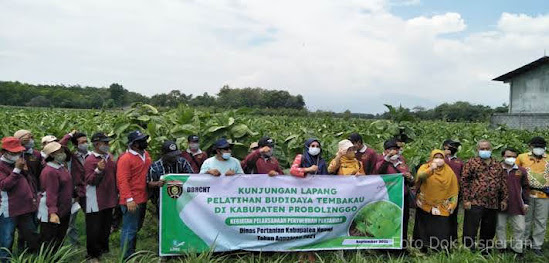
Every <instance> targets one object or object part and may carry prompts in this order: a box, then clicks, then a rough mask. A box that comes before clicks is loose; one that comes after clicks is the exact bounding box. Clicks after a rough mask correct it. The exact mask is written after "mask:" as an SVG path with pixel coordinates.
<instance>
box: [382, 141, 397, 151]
mask: <svg viewBox="0 0 549 263" xmlns="http://www.w3.org/2000/svg"><path fill="white" fill-rule="evenodd" d="M391 148H398V144H397V140H396V139H390V140H386V141H385V142H384V143H383V149H385V150H387V149H391Z"/></svg>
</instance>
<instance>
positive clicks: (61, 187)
mask: <svg viewBox="0 0 549 263" xmlns="http://www.w3.org/2000/svg"><path fill="white" fill-rule="evenodd" d="M40 186H41V187H42V198H45V203H43V202H42V201H41V202H40V205H43V204H45V205H46V208H47V215H46V217H45V218H42V221H43V222H47V220H48V217H47V216H49V215H51V214H54V213H55V214H57V215H58V216H59V217H64V216H67V215H69V213H70V211H71V206H72V193H73V184H72V177H71V175H70V173H69V171H68V170H67V168H66V167H64V166H63V165H60V164H57V163H53V162H49V163H47V164H46V167H44V169H42V174H41V175H40ZM44 194H45V195H44Z"/></svg>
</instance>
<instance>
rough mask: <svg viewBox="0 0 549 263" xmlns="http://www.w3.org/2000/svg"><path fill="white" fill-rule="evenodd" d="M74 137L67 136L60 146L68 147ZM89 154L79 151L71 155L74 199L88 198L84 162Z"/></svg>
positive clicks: (60, 142)
mask: <svg viewBox="0 0 549 263" xmlns="http://www.w3.org/2000/svg"><path fill="white" fill-rule="evenodd" d="M71 138H72V136H71V135H70V134H67V135H65V136H64V137H63V138H62V139H61V141H59V144H61V145H63V146H67V144H68V143H69V141H70V139H71ZM87 156H88V154H85V155H83V154H81V153H79V152H78V151H76V152H73V153H72V154H71V164H70V172H71V176H72V182H73V184H74V193H73V196H74V197H80V198H83V197H85V196H86V183H85V182H84V161H85V160H86V157H87Z"/></svg>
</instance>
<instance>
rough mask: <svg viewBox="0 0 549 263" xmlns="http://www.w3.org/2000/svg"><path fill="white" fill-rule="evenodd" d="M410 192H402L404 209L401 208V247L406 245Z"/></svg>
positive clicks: (404, 247)
mask: <svg viewBox="0 0 549 263" xmlns="http://www.w3.org/2000/svg"><path fill="white" fill-rule="evenodd" d="M409 195H410V193H409V192H408V194H404V209H402V216H403V219H402V235H401V238H402V248H403V249H406V248H407V247H408V243H409V241H408V221H409V220H410V196H409Z"/></svg>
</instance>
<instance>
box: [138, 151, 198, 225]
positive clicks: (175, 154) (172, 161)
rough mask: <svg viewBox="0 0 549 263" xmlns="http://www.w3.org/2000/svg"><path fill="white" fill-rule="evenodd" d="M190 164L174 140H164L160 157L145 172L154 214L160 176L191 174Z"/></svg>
mask: <svg viewBox="0 0 549 263" xmlns="http://www.w3.org/2000/svg"><path fill="white" fill-rule="evenodd" d="M195 172H198V171H193V168H192V167H191V164H189V162H188V161H187V160H185V158H183V157H182V156H181V151H179V149H178V148H177V145H176V144H175V142H174V141H165V142H164V143H163V144H162V157H161V158H160V159H159V160H158V161H156V162H154V163H153V164H152V165H151V168H149V173H148V174H147V186H148V187H149V199H150V200H151V202H152V203H153V204H154V205H155V206H156V213H155V214H156V216H157V217H158V213H159V212H160V210H159V205H160V204H159V202H158V198H159V196H160V191H159V189H160V188H161V187H162V186H163V185H164V180H162V179H161V177H162V176H163V175H165V174H181V173H185V174H192V173H195Z"/></svg>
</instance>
